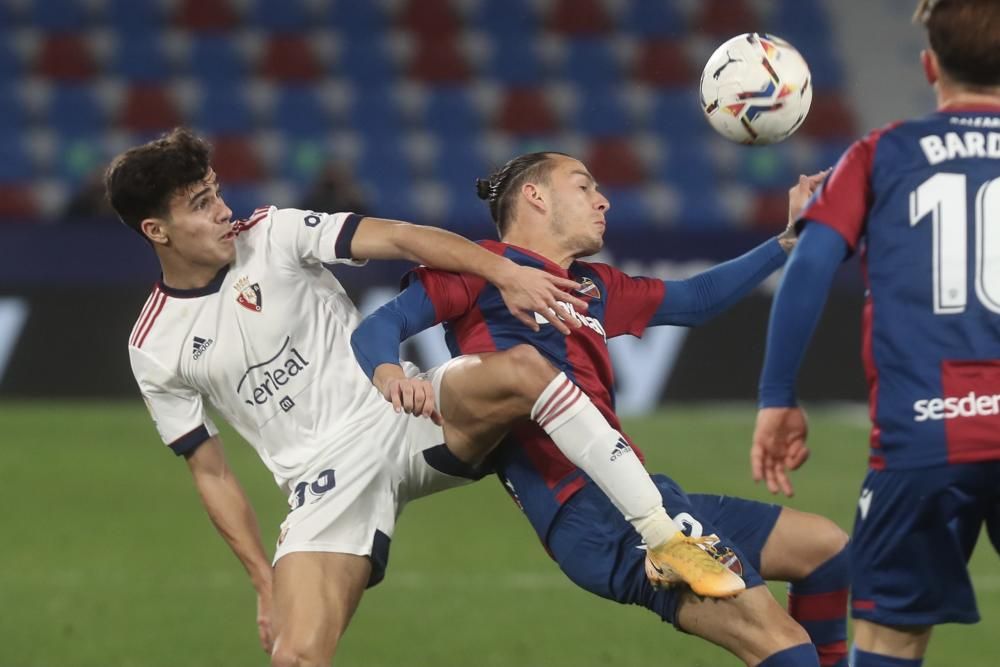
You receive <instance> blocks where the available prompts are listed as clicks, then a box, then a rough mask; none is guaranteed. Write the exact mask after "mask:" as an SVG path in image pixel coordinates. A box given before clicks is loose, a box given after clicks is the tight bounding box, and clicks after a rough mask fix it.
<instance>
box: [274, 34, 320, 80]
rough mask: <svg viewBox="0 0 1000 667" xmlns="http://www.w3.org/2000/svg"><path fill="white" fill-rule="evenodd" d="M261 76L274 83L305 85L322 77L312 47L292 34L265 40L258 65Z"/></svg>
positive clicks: (306, 41)
mask: <svg viewBox="0 0 1000 667" xmlns="http://www.w3.org/2000/svg"><path fill="white" fill-rule="evenodd" d="M259 71H260V74H261V75H262V76H265V77H267V78H269V79H273V80H275V81H278V82H280V81H286V82H292V81H294V82H299V83H307V82H311V81H316V80H317V79H319V78H320V77H322V76H323V67H322V66H321V65H320V61H319V59H318V58H317V57H316V53H314V52H313V48H312V45H311V44H310V43H309V42H308V40H306V39H305V38H304V37H301V36H299V35H294V34H274V35H271V37H270V38H269V39H268V40H267V44H266V46H265V48H264V56H263V58H262V59H261V62H260V64H259Z"/></svg>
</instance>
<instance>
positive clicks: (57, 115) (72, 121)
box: [47, 84, 107, 136]
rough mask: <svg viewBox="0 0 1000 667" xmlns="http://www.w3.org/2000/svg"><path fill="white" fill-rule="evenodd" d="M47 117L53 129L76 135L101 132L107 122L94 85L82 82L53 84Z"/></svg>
mask: <svg viewBox="0 0 1000 667" xmlns="http://www.w3.org/2000/svg"><path fill="white" fill-rule="evenodd" d="M47 119H48V124H49V125H50V126H51V127H52V129H54V130H56V131H58V132H59V133H61V134H71V135H74V136H79V135H84V134H90V133H98V132H101V131H103V130H104V127H105V125H106V123H107V119H106V117H105V113H104V110H103V109H102V108H101V106H100V103H99V101H98V99H97V93H96V92H95V91H94V89H93V87H91V86H89V85H80V84H76V85H72V84H70V85H59V86H53V88H52V96H51V98H50V99H49V107H48V114H47Z"/></svg>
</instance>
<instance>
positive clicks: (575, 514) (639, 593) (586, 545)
mask: <svg viewBox="0 0 1000 667" xmlns="http://www.w3.org/2000/svg"><path fill="white" fill-rule="evenodd" d="M653 479H654V480H655V483H656V485H657V487H658V489H659V490H660V492H661V494H662V498H663V502H664V504H666V505H667V506H672V507H676V508H677V509H678V512H677V514H676V517H677V520H679V521H681V522H682V523H683V524H684V525H685V529H686V530H687V531H688V532H689V533H690V534H691V535H693V536H695V537H698V536H708V535H712V534H714V535H716V536H717V537H718V538H720V539H719V541H717V542H716V544H715V550H716V551H717V553H720V554H723V558H722V560H723V562H725V563H727V565H728V566H729V567H730V568H732V569H733V570H734V571H737V572H741V573H742V577H743V579H745V580H746V585H747V590H746V591H744V592H743V593H741V594H740V595H738V596H736V597H734V598H729V599H722V600H714V599H704V598H699V597H697V596H695V595H693V594H692V593H691V592H690V591H689V590H688V589H686V588H682V587H673V588H661V589H655V588H653V587H652V586H651V585H650V584H649V582H648V581H647V579H646V577H645V576H644V571H643V570H644V557H643V555H642V553H643V552H642V546H643V545H642V544H641V543H640V541H639V539H638V538H637V536H636V535H635V533H634V532H633V531H631V530H629V528H628V524H627V523H625V522H624V521H623V519H622V518H621V515H620V514H619V513H618V512H617V511H616V510H615V509H614V507H613V506H612V505H611V504H610V502H609V501H608V500H607V498H606V497H605V496H604V495H603V494H601V493H600V490H599V489H596V488H594V486H593V485H586V486H584V487H583V489H581V490H580V491H578V492H577V493H576V494H575V495H574V496H573V497H571V498H570V499H569V500H568V501H567V502H566V503H565V504H564V505H563V507H562V509H561V510H560V513H559V515H558V516H557V518H556V521H555V522H554V523H553V526H552V528H551V529H550V530H549V540H548V544H547V545H548V548H549V551H550V552H551V553H552V555H553V556H554V558H555V559H556V561H557V562H558V563H559V565H560V567H561V568H562V570H563V571H564V572H565V573H566V574H567V576H569V577H570V579H572V580H573V582H574V583H576V584H577V585H578V586H581V587H582V588H584V589H586V590H588V591H590V592H592V593H595V594H597V595H600V596H602V597H605V598H608V599H611V600H615V601H617V602H619V603H622V604H635V605H639V606H643V607H646V608H647V609H649V610H651V611H653V612H654V613H656V614H657V615H658V616H659V617H660V618H662V619H663V620H665V621H668V622H671V623H673V624H674V625H676V626H677V627H679V628H681V629H683V630H684V631H686V632H688V633H690V634H694V635H697V636H699V637H701V638H703V639H707V640H708V641H711V642H713V643H716V644H718V645H720V646H722V647H724V648H726V649H728V650H729V651H731V652H732V653H733V654H734V655H737V656H738V657H739V658H740V659H742V660H743V661H744V662H746V663H747V664H748V665H765V667H791V666H795V667H817V666H818V665H819V662H818V659H817V657H816V650H815V648H814V647H813V646H812V644H810V643H809V637H808V635H807V634H806V632H805V630H804V629H803V628H802V627H801V626H799V625H798V624H797V623H796V622H795V621H794V620H792V619H791V618H790V617H789V616H788V614H786V613H785V611H784V610H783V609H782V608H781V606H780V605H779V604H778V603H777V602H776V601H775V600H774V599H773V598H772V597H771V595H770V593H769V592H768V590H767V588H766V587H765V586H764V585H763V583H764V582H763V579H762V578H761V577H760V575H759V574H758V573H757V572H756V570H755V569H754V567H753V565H752V564H751V562H750V560H749V559H748V558H747V557H746V556H745V555H744V554H743V553H742V552H741V551H740V550H739V548H738V547H736V546H735V545H732V543H731V542H730V541H729V540H728V538H727V537H726V536H725V535H723V534H721V533H720V532H719V531H717V530H716V527H715V526H713V525H712V524H711V523H710V522H708V521H702V519H701V517H700V512H699V511H698V509H697V508H696V507H694V506H692V504H691V503H690V500H689V499H688V497H687V496H686V495H685V494H684V493H683V491H682V490H681V489H680V488H679V487H678V486H677V485H676V484H675V483H674V482H673V481H672V480H670V479H669V478H666V477H664V476H662V475H656V476H654V478H653ZM772 523H773V517H772ZM713 541H714V540H713Z"/></svg>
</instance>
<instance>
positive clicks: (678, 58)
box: [632, 39, 697, 88]
mask: <svg viewBox="0 0 1000 667" xmlns="http://www.w3.org/2000/svg"><path fill="white" fill-rule="evenodd" d="M632 76H633V78H635V79H636V80H638V81H642V82H643V83H648V84H650V85H652V86H657V87H661V88H666V87H670V86H689V85H692V84H693V83H694V82H695V81H697V78H696V77H695V72H694V70H692V68H691V63H689V62H688V59H687V55H686V54H685V53H684V49H683V48H682V46H681V44H680V43H679V42H675V41H672V40H668V39H655V40H651V41H648V42H645V43H643V44H642V45H641V46H640V47H639V54H638V56H637V57H636V59H635V64H634V65H633V66H632Z"/></svg>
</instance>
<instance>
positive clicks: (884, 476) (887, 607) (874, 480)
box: [851, 461, 1000, 625]
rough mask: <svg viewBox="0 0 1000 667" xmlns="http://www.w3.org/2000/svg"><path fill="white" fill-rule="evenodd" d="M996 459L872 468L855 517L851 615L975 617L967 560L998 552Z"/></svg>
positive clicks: (915, 621) (926, 620) (887, 620)
mask: <svg viewBox="0 0 1000 667" xmlns="http://www.w3.org/2000/svg"><path fill="white" fill-rule="evenodd" d="M997 480H1000V461H990V462H986V463H966V464H957V465H950V466H941V467H935V468H918V469H914V470H880V471H876V470H873V471H870V472H869V473H868V476H867V477H865V481H864V485H863V487H862V489H861V497H860V499H859V500H858V511H857V514H856V516H855V520H854V536H853V537H852V539H851V558H852V562H853V570H854V582H853V586H852V589H851V599H852V602H851V614H852V616H853V617H854V618H860V619H864V620H866V621H872V622H874V623H879V624H881V625H937V624H939V623H975V622H977V621H978V620H979V611H978V610H977V609H976V598H975V594H974V593H973V590H972V582H971V581H970V580H969V572H968V568H967V564H968V562H969V557H970V556H971V555H972V550H973V549H974V548H975V546H976V540H977V539H978V537H979V533H980V530H981V528H982V525H983V524H984V523H985V524H986V527H987V531H988V532H989V535H990V538H991V539H992V541H993V546H994V547H995V548H997V549H998V551H1000V483H998V482H997Z"/></svg>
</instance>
